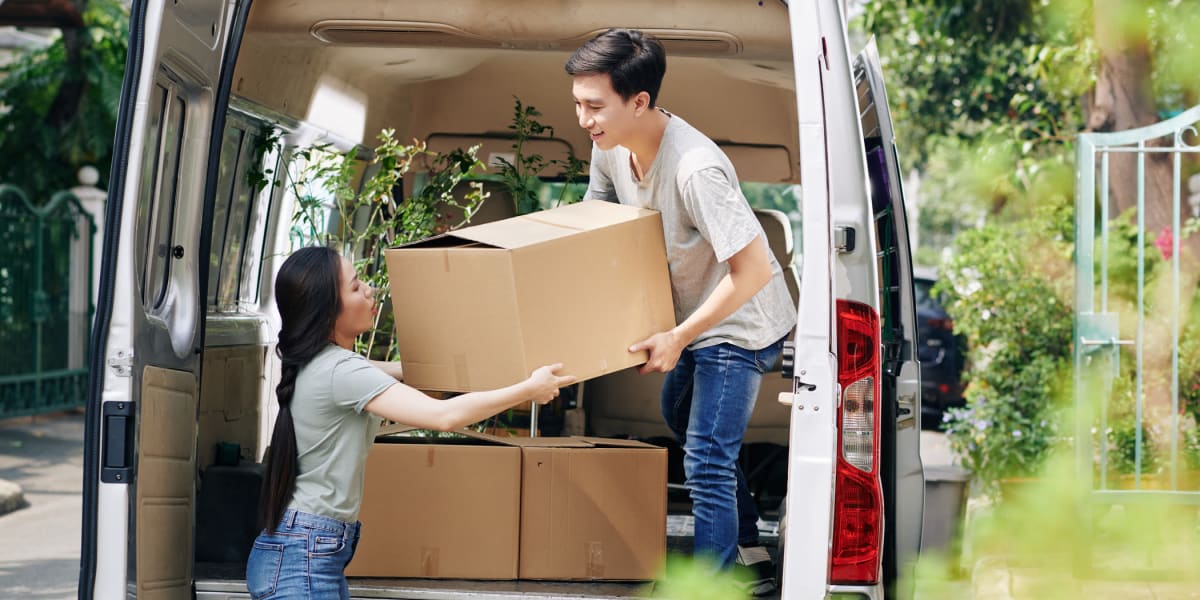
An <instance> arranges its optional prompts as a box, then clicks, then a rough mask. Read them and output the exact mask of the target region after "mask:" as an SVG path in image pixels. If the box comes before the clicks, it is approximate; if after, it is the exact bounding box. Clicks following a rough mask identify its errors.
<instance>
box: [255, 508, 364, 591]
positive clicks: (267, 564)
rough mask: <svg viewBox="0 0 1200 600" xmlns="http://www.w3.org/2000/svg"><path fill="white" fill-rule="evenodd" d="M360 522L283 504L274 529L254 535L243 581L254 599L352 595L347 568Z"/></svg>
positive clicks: (356, 541)
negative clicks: (283, 510)
mask: <svg viewBox="0 0 1200 600" xmlns="http://www.w3.org/2000/svg"><path fill="white" fill-rule="evenodd" d="M360 528H361V525H360V524H359V523H343V522H341V521H338V520H335V519H330V518H329V517H322V516H319V515H313V514H309V513H306V512H300V511H297V510H293V509H290V508H289V509H287V511H285V512H284V513H283V518H282V519H281V520H280V521H279V526H278V527H276V528H275V530H274V531H263V532H261V533H259V534H258V538H257V539H255V540H254V548H253V549H251V550H250V558H249V560H247V561H246V586H247V587H248V588H249V590H250V597H251V598H254V599H255V600H259V599H260V598H261V599H263V600H267V599H270V600H298V599H305V600H307V599H310V598H311V599H314V600H315V599H326V598H340V599H343V600H349V599H350V587H349V585H347V582H346V575H345V572H344V571H345V569H346V565H347V564H349V563H350V559H351V558H353V557H354V549H355V547H356V546H357V545H358V534H359V529H360Z"/></svg>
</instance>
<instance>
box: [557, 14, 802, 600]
mask: <svg viewBox="0 0 1200 600" xmlns="http://www.w3.org/2000/svg"><path fill="white" fill-rule="evenodd" d="M566 71H567V73H568V74H570V75H571V76H572V79H573V83H572V93H573V95H574V99H575V110H576V114H577V115H578V117H579V125H580V127H583V128H584V129H586V130H587V131H588V133H589V134H590V135H591V139H592V143H593V147H592V162H591V182H590V184H589V186H588V191H587V198H588V199H593V200H608V201H619V202H621V203H622V204H629V205H633V206H640V207H644V208H651V209H654V210H657V211H659V212H661V213H662V219H663V233H664V234H665V239H666V245H667V261H668V264H669V266H670V272H671V288H672V292H673V295H674V300H675V317H676V322H677V323H678V325H677V326H676V327H675V328H674V329H671V330H670V331H663V332H660V333H657V334H655V335H653V336H651V337H650V338H648V339H646V340H643V341H641V342H638V343H636V344H634V345H633V346H632V347H630V349H629V350H630V352H639V351H642V350H648V351H649V353H650V358H649V360H648V362H646V364H645V365H644V366H643V367H642V368H641V372H642V373H643V374H644V373H649V372H653V371H661V372H665V373H667V378H666V381H665V383H664V384H663V391H662V411H663V417H664V418H665V419H666V422H667V425H668V426H669V427H670V428H671V430H672V431H673V432H674V434H675V436H676V437H677V438H678V439H679V441H680V443H681V444H682V445H683V448H684V453H685V458H684V472H685V473H686V476H687V485H688V490H689V492H690V493H691V497H692V505H693V509H692V511H693V514H694V515H695V523H696V537H695V547H696V553H697V554H707V555H709V556H710V557H712V558H715V559H716V560H717V561H718V563H719V564H720V565H721V566H723V567H726V566H729V565H730V564H731V563H733V562H734V561H735V560H736V561H737V562H738V563H741V564H745V565H749V566H751V567H752V568H753V569H754V570H755V571H756V573H757V574H758V579H757V581H755V582H753V583H752V591H754V592H755V593H756V594H763V593H770V592H772V591H774V589H775V581H774V567H773V565H772V564H771V560H770V557H769V555H768V554H767V552H766V549H765V548H763V547H762V546H760V545H759V542H758V527H757V524H756V523H757V521H758V513H757V510H756V509H755V506H754V499H753V497H752V496H751V495H750V492H749V489H748V488H747V487H746V481H745V477H744V476H743V475H742V473H741V470H740V469H739V468H738V463H737V458H738V452H739V450H740V449H741V445H742V436H743V435H744V433H745V430H746V424H747V422H748V421H749V418H750V413H751V411H752V410H753V408H754V401H755V399H756V397H757V395H758V388H759V384H760V383H761V382H762V374H763V372H764V371H765V370H767V369H770V368H771V367H772V366H773V365H774V363H775V361H776V359H777V358H778V356H779V351H780V348H781V346H782V342H783V337H784V336H785V335H786V334H787V333H788V332H789V331H790V330H791V329H792V327H793V326H794V325H795V317H796V312H795V307H794V306H793V305H792V300H791V296H790V295H789V294H788V291H787V286H786V284H785V283H784V279H783V271H782V269H781V268H780V266H779V264H778V262H777V261H776V260H775V257H774V256H773V255H772V254H771V253H770V251H769V250H768V248H767V243H766V238H765V236H764V234H763V230H762V226H761V225H760V224H759V222H758V219H757V218H756V217H755V216H754V213H753V211H752V210H751V209H750V206H749V204H748V203H747V202H746V198H745V197H744V196H743V195H742V193H741V189H740V188H739V186H738V180H737V175H736V173H734V169H733V165H732V164H731V163H730V162H729V159H728V157H726V156H725V154H724V153H723V152H722V151H721V150H720V148H718V147H717V145H716V144H715V143H713V141H712V140H710V139H708V138H707V137H706V136H705V135H704V134H702V133H700V132H699V131H698V130H696V129H695V128H693V127H692V126H691V125H688V124H687V123H686V122H685V121H684V120H683V119H681V118H679V117H677V116H675V115H672V114H671V113H669V112H667V111H665V110H662V109H661V108H658V107H657V105H656V104H655V102H656V99H657V96H658V90H659V87H660V86H661V84H662V78H663V75H664V73H665V72H666V55H665V54H664V52H663V49H662V46H661V45H660V44H659V42H658V40H656V39H654V38H653V37H651V36H649V35H646V34H643V33H641V32H639V31H633V30H623V29H613V30H610V31H608V32H606V33H603V34H601V35H600V36H598V37H596V38H594V39H592V40H591V41H589V42H587V43H586V44H584V45H583V46H582V47H581V48H579V50H577V51H576V52H575V53H574V54H573V55H572V56H571V58H570V59H568V60H567V63H566Z"/></svg>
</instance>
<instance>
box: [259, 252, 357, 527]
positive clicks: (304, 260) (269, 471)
mask: <svg viewBox="0 0 1200 600" xmlns="http://www.w3.org/2000/svg"><path fill="white" fill-rule="evenodd" d="M341 270H342V262H341V258H340V257H339V256H338V254H337V253H336V252H334V251H333V250H330V249H329V248H320V247H310V248H301V249H300V250H298V251H296V252H294V253H293V254H292V255H291V256H289V257H288V259H287V260H286V261H284V262H283V266H282V267H280V269H279V275H278V276H277V277H276V278H275V304H276V306H278V307H279V317H280V320H281V321H282V326H281V327H280V330H279V343H278V344H277V345H276V346H275V352H276V354H278V355H279V358H280V359H281V360H282V361H283V369H282V373H281V375H280V378H279V385H278V386H276V388H275V396H276V397H277V398H278V400H279V416H278V417H277V418H276V419H275V430H274V431H273V432H272V433H271V445H270V447H269V449H268V450H267V455H266V457H265V458H264V461H265V462H266V474H265V476H264V477H263V489H262V499H261V501H260V502H259V507H258V508H259V510H258V519H259V524H260V526H261V528H262V529H266V530H268V531H273V530H274V529H275V528H276V526H277V525H279V520H280V519H281V518H283V512H284V511H285V510H287V505H288V503H289V502H291V500H292V492H293V491H294V490H295V487H296V474H297V472H298V471H299V470H300V459H299V455H298V452H297V449H296V427H295V424H294V423H293V421H292V396H293V392H295V390H296V375H297V374H299V372H300V369H301V368H303V367H304V365H307V364H308V362H309V361H310V360H312V358H313V357H314V356H316V355H317V354H318V353H319V352H321V351H322V350H324V349H325V348H326V347H327V346H329V344H330V343H331V340H330V336H331V335H332V333H333V324H334V321H336V320H337V315H338V313H339V312H340V311H341V308H342V302H341V297H340V295H339V293H338V290H339V289H340V284H341V278H342V276H341Z"/></svg>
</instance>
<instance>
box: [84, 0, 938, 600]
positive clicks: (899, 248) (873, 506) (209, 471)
mask: <svg viewBox="0 0 1200 600" xmlns="http://www.w3.org/2000/svg"><path fill="white" fill-rule="evenodd" d="M614 26H620V27H631V28H638V29H643V30H646V31H648V32H651V33H653V34H654V35H656V36H658V37H659V38H660V39H661V40H662V42H663V44H664V46H665V48H666V50H667V56H668V70H667V76H666V80H665V82H664V85H663V89H662V91H661V95H660V98H661V102H662V104H663V106H665V107H666V108H668V109H669V110H671V111H672V112H675V113H677V114H679V115H681V116H683V117H684V118H686V119H687V120H688V121H689V122H690V123H691V124H693V125H695V126H696V127H697V128H699V129H700V130H701V131H703V132H705V133H706V134H708V135H709V136H710V137H712V138H713V139H714V140H717V141H718V142H719V143H720V144H721V146H722V147H723V148H724V149H725V150H726V153H727V154H728V155H729V157H730V158H731V160H732V161H733V163H734V165H735V167H736V168H737V171H738V174H739V176H740V178H741V179H742V180H743V181H744V182H757V183H761V184H771V185H780V186H797V185H798V186H801V188H802V190H803V193H802V200H800V201H799V202H798V204H797V205H796V206H794V207H791V209H790V210H787V211H783V212H782V213H780V212H775V213H771V212H763V213H762V215H763V219H764V223H765V224H767V230H768V235H769V236H770V237H771V244H772V249H773V250H774V251H775V252H776V254H777V256H779V257H780V258H781V259H782V260H781V262H783V263H784V264H786V265H789V266H790V267H791V268H798V270H799V272H800V273H802V277H799V278H798V279H797V278H794V277H793V283H794V284H795V285H794V290H793V293H794V294H795V295H796V298H797V305H798V310H797V328H796V332H795V336H794V340H793V343H792V345H791V350H792V354H791V355H790V356H788V357H786V358H787V360H785V361H784V363H783V365H782V366H781V371H782V375H783V376H781V377H775V376H769V377H768V380H767V382H765V384H764V389H765V390H767V391H765V392H764V397H762V398H760V400H759V403H758V404H759V406H758V408H757V409H756V416H755V419H754V420H753V421H752V423H751V429H750V431H749V432H748V434H747V436H748V441H752V442H753V441H760V442H773V443H776V444H778V445H780V446H781V447H786V449H787V494H786V515H787V524H786V527H785V528H784V529H783V531H782V532H781V534H780V542H781V548H782V550H783V561H782V569H781V572H782V597H784V598H796V599H799V598H805V599H807V598H826V597H839V598H843V597H845V598H856V597H862V598H884V597H904V596H905V595H906V594H905V592H904V590H900V589H897V585H896V582H897V581H898V577H897V574H898V573H901V572H903V571H905V570H906V569H909V568H911V566H912V563H913V561H914V560H915V557H916V553H917V550H918V548H919V547H920V528H921V521H922V510H923V508H922V503H923V489H924V488H923V479H922V468H921V463H920V457H919V454H918V439H919V437H918V436H919V429H920V428H919V427H918V419H919V415H920V413H921V410H920V396H919V393H920V385H919V380H918V378H919V369H918V365H917V362H916V353H915V349H914V342H915V338H916V327H915V319H914V311H913V291H912V285H911V281H912V273H911V262H910V257H909V247H908V239H909V238H908V235H907V229H906V228H907V224H906V219H905V210H904V203H903V195H902V192H901V188H900V172H899V169H898V167H897V162H896V153H895V149H894V147H893V142H892V140H893V137H892V126H891V121H890V117H889V116H888V111H887V103H886V98H885V93H884V88H883V82H882V79H881V75H880V71H879V69H878V61H877V58H876V56H875V54H874V51H873V49H872V48H871V47H868V48H867V50H865V51H864V52H863V53H862V54H859V55H858V56H857V57H855V56H854V55H852V54H850V52H849V50H848V45H847V38H846V28H845V23H844V17H843V14H842V8H841V7H840V2H839V1H838V0H792V1H791V2H790V3H789V2H776V1H766V2H751V1H740V2H733V1H730V0H696V1H691V2H683V1H660V2H645V1H639V2H633V1H629V0H606V1H604V2H574V1H571V0H558V1H547V0H443V1H441V2H396V1H393V2H388V1H386V0H339V1H337V2H330V1H328V0H289V1H287V2H284V1H281V0H258V1H256V2H253V3H251V2H250V1H249V0H237V1H235V0H171V1H169V2H168V1H166V0H134V2H133V6H132V20H131V37H130V44H129V49H130V56H129V62H128V69H127V71H126V78H125V83H124V87H123V89H122V98H121V111H120V118H119V121H118V126H117V133H116V142H115V149H114V157H115V160H114V162H113V173H112V178H111V181H112V184H111V190H110V197H109V202H108V206H107V211H108V212H107V215H106V218H105V222H106V223H107V226H106V230H105V232H104V243H103V244H104V245H103V248H104V250H103V267H102V269H101V275H100V286H99V301H98V306H97V312H96V315H97V316H96V322H95V329H94V331H95V335H94V336H93V347H92V353H91V357H92V359H91V360H92V364H91V373H92V378H91V381H90V387H89V396H88V414H87V434H86V435H87V440H86V441H87V446H86V447H87V454H86V467H85V470H84V476H85V485H84V509H83V542H82V563H81V569H80V580H79V597H80V598H83V599H90V598H100V599H115V598H124V597H138V598H190V597H199V598H248V597H249V595H248V593H247V592H246V587H245V583H244V581H243V577H244V563H242V562H240V561H239V560H228V559H222V557H220V556H211V554H212V553H211V552H207V551H205V552H201V551H198V550H197V548H199V547H201V546H203V545H204V544H203V542H204V539H206V538H212V537H213V536H216V537H221V536H223V535H227V534H228V535H233V534H236V533H237V532H239V531H244V530H245V529H246V528H247V527H249V528H251V530H252V528H253V520H254V514H253V510H250V509H247V508H246V505H247V504H248V503H247V502H245V496H246V494H249V493H252V492H253V491H255V490H254V488H253V485H254V482H253V481H252V480H238V479H237V477H236V476H235V475H228V474H227V475H228V476H227V480H225V481H224V482H223V483H222V484H221V485H216V484H207V485H206V480H209V479H211V478H212V477H214V475H213V473H216V472H218V471H219V469H218V468H217V466H218V463H222V462H227V461H228V459H229V456H225V457H224V459H222V458H221V456H220V453H218V452H214V447H217V446H218V443H219V442H224V444H221V445H220V448H222V449H224V450H226V451H229V449H232V452H233V453H234V456H233V461H234V462H237V460H238V459H241V460H242V461H243V462H250V463H253V462H254V461H255V460H258V459H260V458H261V453H262V450H263V448H264V446H265V444H266V443H267V441H268V437H269V432H270V431H271V426H272V419H273V412H272V411H273V406H274V399H273V390H274V386H275V381H276V379H277V377H278V372H279V365H278V361H277V358H276V357H275V354H274V352H273V350H274V343H275V339H276V334H277V328H278V322H277V317H276V316H275V313H274V302H273V298H272V283H273V281H274V275H275V272H276V269H277V267H278V266H279V264H280V263H281V262H282V258H281V257H282V256H283V255H284V254H286V252H287V251H288V250H289V249H290V247H291V246H290V241H289V237H288V234H289V231H288V229H289V218H290V214H291V211H292V210H293V206H294V202H295V198H294V197H292V195H291V193H290V192H289V191H288V190H287V189H285V186H271V185H268V186H265V188H264V189H261V190H255V189H254V188H253V187H252V185H251V182H250V181H249V177H248V173H250V172H252V171H255V170H258V171H260V172H261V170H262V169H263V168H264V165H263V164H255V163H256V161H260V160H267V161H272V164H277V163H278V161H279V160H280V155H283V156H286V155H287V153H288V152H289V150H290V149H293V148H296V147H299V146H301V145H304V144H308V143H311V142H312V141H313V140H324V141H328V142H330V143H333V144H334V145H336V146H337V147H339V148H342V149H350V148H354V147H362V148H366V147H368V146H369V145H370V144H372V138H373V136H374V133H375V132H378V131H380V130H381V129H383V128H393V129H395V130H396V138H397V139H399V140H409V139H414V138H416V139H422V140H434V139H437V138H441V139H451V140H454V143H455V144H466V143H476V142H479V143H484V144H485V150H484V151H485V152H487V151H488V148H489V146H487V144H488V143H491V144H492V146H491V147H498V148H500V149H501V150H503V149H504V148H506V147H507V145H508V143H509V141H508V140H506V139H505V137H504V133H503V132H504V131H505V128H506V126H507V124H508V123H509V122H510V119H511V110H512V102H513V97H514V96H517V97H519V98H520V99H521V100H522V101H523V102H525V103H526V104H532V105H535V106H536V107H538V108H539V109H540V110H541V112H542V113H543V117H542V120H543V121H544V122H546V123H549V124H551V125H554V126H555V132H556V138H557V139H556V140H555V143H562V144H567V145H569V146H570V147H572V148H573V149H574V151H575V153H576V154H577V155H579V156H580V157H582V158H587V156H588V154H589V152H590V142H589V141H588V138H587V134H586V132H584V131H583V130H582V129H580V128H578V127H576V126H575V125H576V121H575V116H574V113H573V108H574V107H573V104H572V103H571V101H570V79H569V77H567V76H566V75H565V74H564V72H563V69H562V65H563V62H564V61H565V59H566V58H567V56H568V55H569V54H570V52H571V51H572V50H573V49H574V48H576V47H577V46H578V45H579V44H581V43H582V42H583V41H585V40H587V39H589V38H591V37H593V36H594V35H596V34H597V33H599V32H601V31H604V30H605V29H607V28H609V27H614ZM272 131H276V132H280V133H282V137H281V140H282V148H281V149H280V151H279V152H269V153H267V154H266V155H264V154H263V153H261V152H256V150H255V148H256V146H260V145H261V142H262V140H263V139H264V137H266V136H268V135H270V132H272ZM496 132H501V133H499V134H497V133H496ZM497 140H499V142H500V143H499V145H498V146H497V145H496V144H497ZM431 143H432V142H431ZM405 185H406V186H409V187H411V185H412V183H411V182H410V181H406V182H405ZM252 190H254V191H255V193H253V194H252V193H251V192H252ZM781 214H783V215H785V217H784V221H781V220H780V215H781ZM771 223H774V228H772V225H771ZM792 229H796V230H797V231H799V232H800V237H801V241H800V243H799V244H797V245H796V247H795V248H794V249H793V248H792V246H791V237H790V232H791V230H792ZM793 250H794V251H793ZM793 259H794V260H793ZM583 385H584V396H583V397H584V398H585V402H584V405H583V409H584V410H586V411H588V412H589V413H590V417H589V423H590V428H591V429H592V430H593V432H594V433H598V434H601V435H618V434H629V435H636V436H643V437H645V436H650V435H653V434H654V431H655V428H656V427H660V426H661V425H660V424H659V423H658V418H657V415H656V414H653V413H652V414H651V415H649V416H647V415H646V414H644V411H645V406H646V405H647V404H649V405H651V406H655V405H656V404H657V402H656V401H654V400H652V399H649V400H647V401H646V402H639V401H637V400H636V399H637V398H642V397H645V396H644V395H645V394H651V395H655V394H656V391H655V390H650V391H649V392H647V391H645V390H644V389H642V390H640V391H639V388H638V386H639V385H640V386H642V387H643V388H644V387H646V385H645V382H644V381H637V380H636V379H634V380H632V381H630V380H628V379H627V380H622V379H621V378H620V377H610V378H604V379H599V380H593V381H590V382H586V383H585V384H583ZM650 387H652V386H650ZM622 399H624V400H622ZM631 399H632V400H631ZM639 411H640V412H639ZM239 454H240V456H239ZM239 486H241V487H239ZM214 490H223V491H221V492H214ZM239 490H245V493H243V492H242V491H239ZM214 494H216V496H214ZM251 533H253V531H251ZM350 585H351V590H352V594H353V595H354V596H355V597H360V598H461V597H476V598H510V597H518V596H522V595H524V594H531V593H538V594H540V597H544V598H554V597H572V598H609V597H623V596H632V595H635V594H636V593H638V592H639V591H640V590H641V588H640V587H639V586H637V585H619V584H605V585H597V584H590V583H585V582H580V583H561V582H560V583H556V584H553V585H551V584H543V583H540V582H524V581H521V582H500V583H494V582H493V583H489V582H455V581H421V580H388V579H354V578H352V579H351V581H350Z"/></svg>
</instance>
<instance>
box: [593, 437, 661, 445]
mask: <svg viewBox="0 0 1200 600" xmlns="http://www.w3.org/2000/svg"><path fill="white" fill-rule="evenodd" d="M578 439H580V440H581V441H584V442H587V443H588V444H590V445H592V446H595V447H597V448H662V446H655V445H654V444H647V443H646V442H639V441H637V440H625V439H620V438H602V437H587V436H578Z"/></svg>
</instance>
